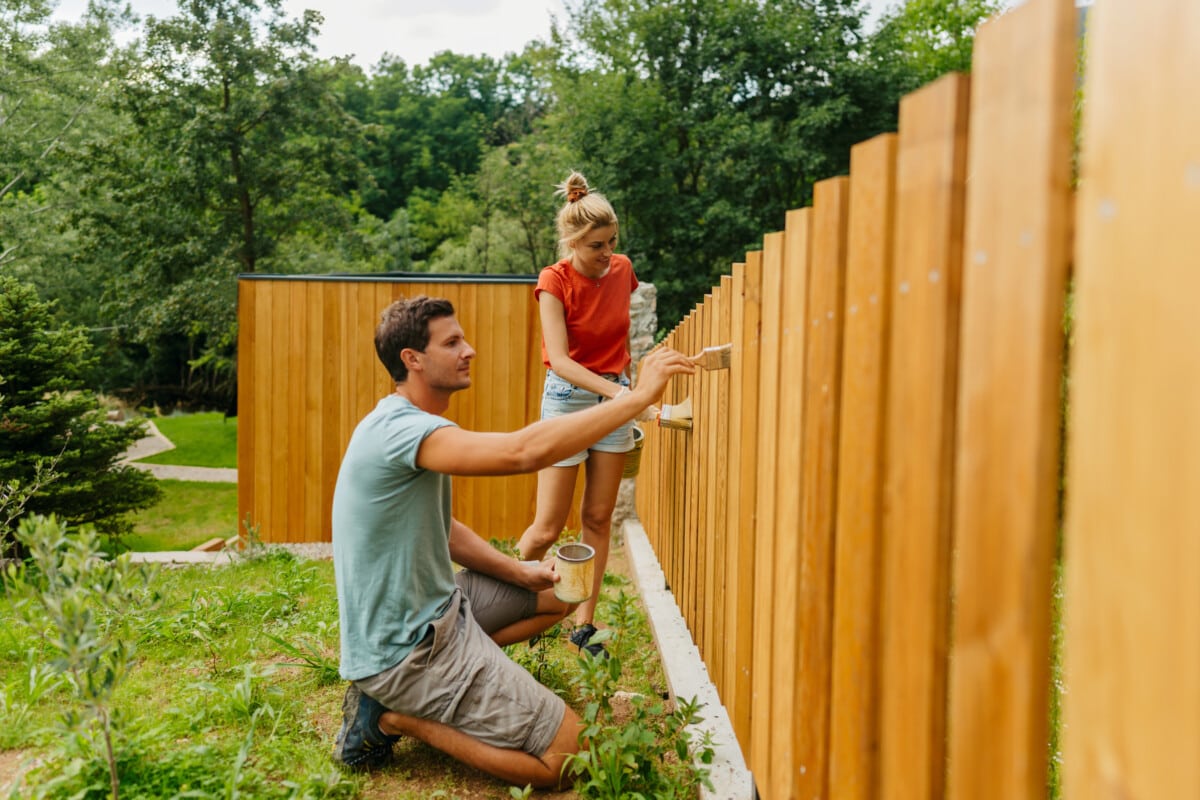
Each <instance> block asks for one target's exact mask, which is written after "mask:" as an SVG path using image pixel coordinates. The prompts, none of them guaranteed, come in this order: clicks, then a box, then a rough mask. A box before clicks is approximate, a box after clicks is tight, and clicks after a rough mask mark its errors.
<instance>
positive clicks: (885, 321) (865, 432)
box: [829, 134, 896, 800]
mask: <svg viewBox="0 0 1200 800" xmlns="http://www.w3.org/2000/svg"><path fill="white" fill-rule="evenodd" d="M895 189H896V136H895V134H883V135H881V136H877V137H875V138H874V139H871V140H869V141H867V142H864V143H862V144H859V145H856V146H855V147H854V148H853V150H851V152H850V199H849V210H848V213H849V221H848V230H847V251H846V292H845V302H844V304H843V307H844V312H843V318H844V320H845V324H844V326H843V339H842V388H841V422H840V425H839V443H838V487H837V511H836V513H837V522H836V528H837V541H836V543H835V557H834V565H835V566H834V617H833V663H832V676H831V687H830V703H831V705H832V707H833V708H834V709H836V713H835V714H833V715H832V719H831V724H830V745H829V796H830V797H832V798H837V800H873V798H874V797H875V796H876V790H877V786H878V774H879V625H880V612H881V607H880V593H879V582H880V577H881V567H880V565H881V560H882V557H881V528H882V490H881V485H882V479H883V428H884V408H885V403H886V397H887V383H886V377H887V349H888V341H887V336H888V327H889V308H890V299H891V297H890V294H889V293H888V291H887V287H889V286H890V285H891V279H890V278H891V266H892V246H893V243H894V235H893V216H894V214H895Z"/></svg>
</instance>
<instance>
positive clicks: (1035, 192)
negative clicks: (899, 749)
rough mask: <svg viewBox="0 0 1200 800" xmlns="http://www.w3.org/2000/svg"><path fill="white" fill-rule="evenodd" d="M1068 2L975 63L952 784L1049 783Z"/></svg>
mask: <svg viewBox="0 0 1200 800" xmlns="http://www.w3.org/2000/svg"><path fill="white" fill-rule="evenodd" d="M1074 22H1075V9H1074V5H1073V3H1071V2H1070V0H1032V2H1030V3H1028V4H1026V5H1025V6H1023V7H1021V8H1019V9H1016V10H1014V11H1013V12H1012V13H1011V14H1007V15H1004V16H1002V17H999V18H997V19H995V20H993V21H992V22H990V23H988V24H986V25H984V26H983V27H982V28H981V29H980V31H979V33H978V36H977V39H976V45H975V56H974V67H973V69H972V72H971V74H972V86H971V97H972V104H971V105H972V108H971V123H970V129H971V143H970V148H969V150H970V157H969V158H970V161H969V167H968V174H969V175H971V180H970V183H969V185H968V190H967V199H966V203H967V214H968V216H967V220H966V243H965V249H964V257H963V284H962V286H963V289H962V325H961V337H960V343H961V347H960V353H961V365H962V366H961V368H960V381H959V397H958V419H959V431H958V435H957V447H958V452H957V458H956V477H955V481H954V486H955V492H956V496H955V502H954V507H955V517H954V519H955V525H954V541H955V543H956V552H955V564H954V585H955V586H956V587H957V590H956V592H955V620H954V642H953V651H954V659H953V670H952V674H951V697H950V736H951V739H950V744H949V751H950V752H949V775H948V781H949V796H951V797H957V798H963V800H967V798H970V799H971V800H976V799H977V798H978V800H988V798H995V800H1002V799H1003V798H1011V797H1029V798H1033V797H1037V796H1039V795H1044V794H1045V791H1046V774H1047V773H1046V768H1047V748H1046V744H1045V742H1046V740H1047V736H1048V727H1049V726H1048V722H1049V719H1048V714H1049V707H1048V695H1049V686H1050V659H1051V654H1050V630H1051V620H1050V616H1051V605H1052V588H1053V582H1054V551H1055V539H1056V529H1057V517H1058V513H1057V506H1058V480H1057V478H1058V462H1059V459H1058V455H1059V448H1058V433H1059V429H1060V413H1059V412H1060V402H1059V388H1060V385H1061V377H1062V373H1061V369H1062V360H1061V357H1060V354H1061V352H1062V343H1063V342H1062V339H1063V335H1062V313H1063V293H1064V291H1065V288H1066V286H1065V284H1066V276H1067V258H1068V249H1069V248H1068V244H1069V236H1070V231H1069V224H1068V221H1069V209H1070V179H1071V174H1070V172H1071V97H1072V92H1073V88H1074V85H1073V84H1074V80H1073V78H1074V63H1075V58H1074V56H1075V37H1074V27H1075V26H1074Z"/></svg>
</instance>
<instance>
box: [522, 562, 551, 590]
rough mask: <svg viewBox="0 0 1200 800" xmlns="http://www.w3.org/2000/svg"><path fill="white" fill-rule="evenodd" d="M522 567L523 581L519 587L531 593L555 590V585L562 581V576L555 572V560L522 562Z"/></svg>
mask: <svg viewBox="0 0 1200 800" xmlns="http://www.w3.org/2000/svg"><path fill="white" fill-rule="evenodd" d="M521 567H522V569H521V581H520V583H519V584H518V585H519V586H521V587H522V588H524V589H528V590H529V591H531V592H540V591H542V590H543V589H550V588H553V586H554V584H556V583H557V582H558V581H559V580H561V576H560V575H559V574H558V573H557V572H555V571H554V559H547V560H545V561H535V562H529V561H522V562H521Z"/></svg>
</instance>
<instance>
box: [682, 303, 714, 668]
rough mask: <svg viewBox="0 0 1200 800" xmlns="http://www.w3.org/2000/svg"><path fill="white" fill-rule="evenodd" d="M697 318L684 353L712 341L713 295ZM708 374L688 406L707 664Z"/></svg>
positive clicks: (699, 629)
mask: <svg viewBox="0 0 1200 800" xmlns="http://www.w3.org/2000/svg"><path fill="white" fill-rule="evenodd" d="M700 309H701V310H700V320H699V324H698V325H697V326H696V341H695V344H694V345H693V346H692V348H691V350H689V351H688V352H698V351H699V350H700V348H702V347H704V346H705V345H706V344H707V343H708V342H710V341H712V322H713V317H714V316H715V315H714V313H713V311H714V296H713V294H712V293H711V292H710V293H708V294H706V295H705V296H704V302H703V303H701V305H700ZM711 383H712V380H711V376H710V375H709V374H708V373H706V372H703V371H701V372H698V373H697V374H696V380H695V383H694V384H693V385H694V387H695V388H694V389H693V392H692V409H693V412H694V413H695V415H696V416H695V421H694V423H693V427H692V442H693V443H694V444H695V448H696V453H697V458H696V471H695V473H694V474H695V477H696V548H695V549H696V610H697V617H698V619H697V620H696V642H697V644H698V645H699V647H700V654H701V657H702V658H703V659H704V661H705V662H706V663H707V662H708V661H709V660H710V658H711V656H712V635H711V632H710V629H711V627H712V619H711V617H709V614H708V609H709V603H710V601H711V599H712V594H711V592H712V528H711V526H710V524H709V522H710V517H709V514H710V512H711V511H712V467H713V458H712V457H711V453H712V433H713V423H714V422H715V420H714V419H713V409H712V406H711V404H710V402H709V398H710V392H709V386H710V385H711Z"/></svg>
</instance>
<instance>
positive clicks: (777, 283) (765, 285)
mask: <svg viewBox="0 0 1200 800" xmlns="http://www.w3.org/2000/svg"><path fill="white" fill-rule="evenodd" d="M783 237H784V234H783V233H768V234H767V235H766V236H764V237H763V255H762V276H763V277H762V310H761V313H762V326H761V330H762V339H761V342H762V344H761V350H760V354H759V373H758V376H759V388H758V422H759V427H758V439H757V442H758V453H757V459H756V462H755V467H754V469H755V471H756V472H757V473H758V486H757V487H755V488H756V489H757V491H756V493H755V501H754V507H755V514H756V515H757V516H756V519H757V523H756V527H757V530H758V538H757V543H756V546H755V553H754V592H755V594H754V654H753V657H752V663H753V676H752V681H751V692H752V693H753V699H752V703H753V710H752V711H751V724H752V732H751V746H750V750H751V752H750V755H751V762H750V769H751V770H752V771H753V772H754V774H755V776H756V780H757V781H758V782H759V786H760V788H763V787H765V786H766V785H768V782H769V777H770V775H771V762H772V759H773V758H774V755H775V754H774V752H773V745H772V735H773V734H772V730H773V728H772V726H773V719H772V714H773V710H774V709H773V700H772V692H773V691H774V680H773V678H772V675H771V668H772V664H773V647H772V641H773V638H774V634H775V628H774V625H775V619H774V615H773V613H772V611H773V605H772V598H771V595H772V592H773V591H774V588H775V577H774V571H773V569H772V563H771V562H772V559H773V557H774V554H775V498H776V486H777V483H776V477H777V476H776V472H775V459H776V453H777V449H778V448H777V446H776V445H777V442H776V430H777V426H778V424H779V338H780V308H781V304H782V295H783V293H782V286H783ZM786 624H791V620H788V621H787V623H786ZM768 796H769V795H768Z"/></svg>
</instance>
